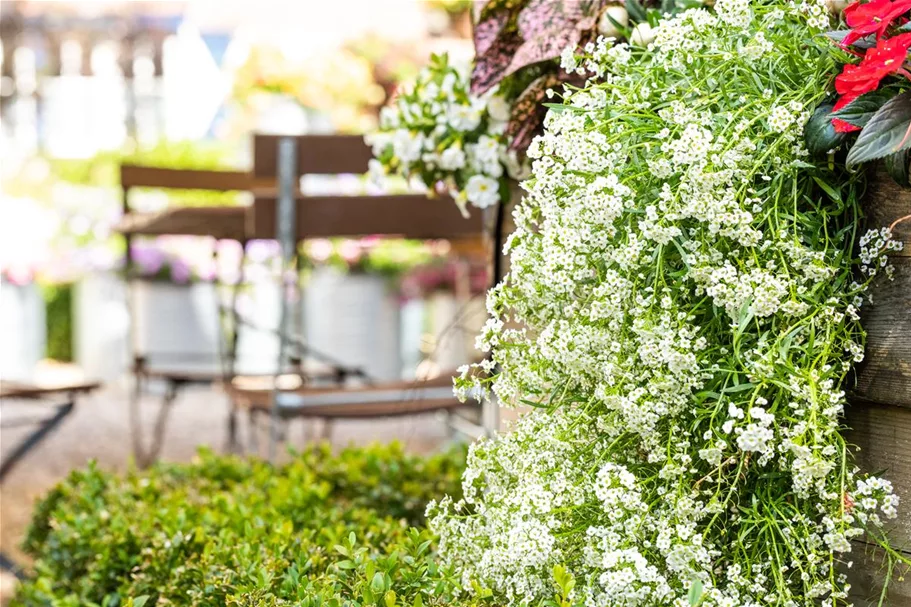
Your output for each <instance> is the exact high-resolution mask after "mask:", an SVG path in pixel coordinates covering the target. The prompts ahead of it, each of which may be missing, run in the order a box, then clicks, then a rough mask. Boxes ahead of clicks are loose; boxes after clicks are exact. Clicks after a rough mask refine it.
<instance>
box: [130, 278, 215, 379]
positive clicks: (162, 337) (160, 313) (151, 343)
mask: <svg viewBox="0 0 911 607" xmlns="http://www.w3.org/2000/svg"><path fill="white" fill-rule="evenodd" d="M132 296H133V298H134V299H133V331H135V339H136V353H137V354H138V355H143V356H146V357H147V358H148V367H149V369H154V370H180V371H194V372H204V373H205V372H209V373H219V372H221V371H222V364H221V358H220V356H219V353H220V352H221V350H220V348H221V347H226V344H224V343H222V344H220V343H219V341H220V340H221V335H220V324H219V322H220V321H219V315H218V299H217V297H218V294H217V290H216V287H215V285H214V284H212V283H208V282H198V283H191V284H184V285H179V284H172V283H168V282H158V281H142V280H137V281H136V282H135V283H134V285H133V290H132Z"/></svg>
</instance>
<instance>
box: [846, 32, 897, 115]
mask: <svg viewBox="0 0 911 607" xmlns="http://www.w3.org/2000/svg"><path fill="white" fill-rule="evenodd" d="M909 48H911V33H907V34H900V35H898V36H893V37H892V38H881V39H880V40H879V41H878V42H877V43H876V47H875V48H871V49H869V50H867V53H866V54H865V55H864V58H863V60H862V61H861V62H860V64H858V65H852V64H848V65H846V66H845V67H844V68H843V69H842V72H841V74H839V75H838V76H836V77H835V90H836V91H838V94H839V95H841V97H840V98H839V100H838V102H837V103H836V104H835V108H834V111H838V110H840V109H841V108H843V107H845V106H847V105H848V104H849V103H851V102H852V101H854V100H855V99H857V98H858V97H860V96H861V95H863V94H864V93H869V92H871V91H875V90H876V88H877V87H879V83H880V81H882V79H883V78H885V77H886V76H888V75H889V74H894V73H896V72H898V71H899V70H901V69H902V66H903V65H904V64H905V59H907V57H908V49H909ZM832 124H833V126H835V130H836V131H838V132H839V133H848V132H851V131H856V130H858V128H857V127H854V126H853V125H850V124H848V123H847V122H845V121H843V120H839V119H838V118H833V119H832Z"/></svg>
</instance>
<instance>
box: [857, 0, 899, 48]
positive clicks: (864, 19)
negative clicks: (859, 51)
mask: <svg viewBox="0 0 911 607" xmlns="http://www.w3.org/2000/svg"><path fill="white" fill-rule="evenodd" d="M909 10H911V0H871V1H870V2H865V3H860V2H853V3H851V4H849V5H848V7H847V8H845V10H844V15H845V21H847V23H848V25H849V26H850V27H851V31H850V32H849V33H848V35H847V36H845V37H844V39H843V40H842V41H841V44H842V46H850V45H851V44H854V42H856V41H857V40H860V39H861V38H863V37H865V36H868V35H870V34H872V33H874V32H875V33H876V37H877V38H880V37H882V36H883V35H884V34H885V33H886V30H887V29H888V28H889V26H890V25H891V24H892V22H893V21H895V19H897V18H898V17H899V16H900V15H902V14H904V13H907V12H908V11H909Z"/></svg>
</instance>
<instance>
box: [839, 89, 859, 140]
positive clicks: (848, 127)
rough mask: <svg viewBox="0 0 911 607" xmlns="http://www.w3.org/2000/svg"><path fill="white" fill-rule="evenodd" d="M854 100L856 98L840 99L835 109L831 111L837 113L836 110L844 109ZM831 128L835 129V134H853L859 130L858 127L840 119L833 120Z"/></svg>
mask: <svg viewBox="0 0 911 607" xmlns="http://www.w3.org/2000/svg"><path fill="white" fill-rule="evenodd" d="M854 99H856V97H842V98H841V99H839V100H838V102H837V103H836V104H835V107H833V108H832V111H833V112H837V111H838V110H840V109H842V108H844V107H846V106H847V105H848V104H849V103H851V102H852V101H854ZM832 126H833V127H834V128H835V132H836V133H853V132H854V131H859V130H860V127H859V126H857V125H854V124H851V123H850V122H847V121H845V120H842V119H841V118H833V119H832Z"/></svg>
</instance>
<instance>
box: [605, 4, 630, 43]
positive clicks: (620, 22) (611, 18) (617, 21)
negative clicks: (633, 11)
mask: <svg viewBox="0 0 911 607" xmlns="http://www.w3.org/2000/svg"><path fill="white" fill-rule="evenodd" d="M627 25H629V13H627V12H626V9H625V8H624V7H622V6H618V5H611V6H608V7H607V8H606V9H604V12H603V13H601V19H600V20H599V21H598V32H599V33H600V34H601V35H602V36H607V37H608V38H617V37H618V36H620V35H621V34H622V32H621V31H620V28H621V27H626V26H627Z"/></svg>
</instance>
